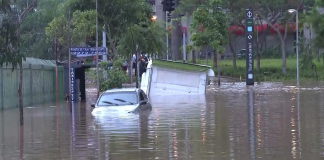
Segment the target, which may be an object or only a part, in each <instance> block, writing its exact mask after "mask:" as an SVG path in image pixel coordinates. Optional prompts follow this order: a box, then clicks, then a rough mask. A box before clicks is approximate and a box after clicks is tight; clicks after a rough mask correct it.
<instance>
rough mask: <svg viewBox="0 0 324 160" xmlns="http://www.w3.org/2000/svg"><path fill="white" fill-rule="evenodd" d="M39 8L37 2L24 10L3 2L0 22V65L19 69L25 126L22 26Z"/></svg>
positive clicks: (35, 0)
mask: <svg viewBox="0 0 324 160" xmlns="http://www.w3.org/2000/svg"><path fill="white" fill-rule="evenodd" d="M36 6H37V0H33V1H31V3H27V7H24V8H23V9H20V8H18V7H19V6H18V5H17V4H12V3H11V1H9V0H2V1H1V6H0V8H1V10H0V15H1V16H2V21H1V22H0V25H1V26H0V32H1V33H0V46H1V48H0V65H1V66H2V65H3V64H6V65H8V64H11V65H12V70H14V69H15V68H18V67H19V86H18V101H19V113H20V125H23V124H24V118H23V98H22V89H23V88H22V87H23V86H22V84H23V66H22V63H23V60H25V56H24V54H23V53H22V52H21V51H20V46H21V45H20V44H21V41H20V35H21V25H22V24H23V22H24V20H25V18H26V17H27V16H28V15H30V14H31V13H32V12H33V10H34V8H35V7H36Z"/></svg>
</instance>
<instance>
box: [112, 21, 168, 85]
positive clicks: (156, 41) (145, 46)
mask: <svg viewBox="0 0 324 160" xmlns="http://www.w3.org/2000/svg"><path fill="white" fill-rule="evenodd" d="M165 34H166V31H165V29H164V27H163V26H162V25H161V24H160V23H159V22H147V23H140V24H135V25H134V26H130V27H128V28H127V30H126V31H125V32H124V33H123V34H122V38H121V39H120V41H119V44H118V47H117V49H118V53H119V54H120V55H121V56H123V57H124V58H128V57H131V56H132V53H135V54H136V53H138V52H139V51H143V52H145V53H148V55H149V56H153V55H157V56H162V52H164V51H165V50H166V47H165V46H166V45H165ZM136 58H137V60H136V61H138V58H139V57H138V56H136ZM137 76H139V75H137ZM137 82H138V81H136V84H137V86H138V83H137Z"/></svg>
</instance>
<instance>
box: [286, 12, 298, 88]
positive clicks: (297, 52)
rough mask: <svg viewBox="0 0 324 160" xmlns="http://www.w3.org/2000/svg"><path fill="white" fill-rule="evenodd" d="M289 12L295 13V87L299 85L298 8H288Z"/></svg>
mask: <svg viewBox="0 0 324 160" xmlns="http://www.w3.org/2000/svg"><path fill="white" fill-rule="evenodd" d="M288 12H289V13H296V54H297V87H299V60H298V10H296V9H288Z"/></svg>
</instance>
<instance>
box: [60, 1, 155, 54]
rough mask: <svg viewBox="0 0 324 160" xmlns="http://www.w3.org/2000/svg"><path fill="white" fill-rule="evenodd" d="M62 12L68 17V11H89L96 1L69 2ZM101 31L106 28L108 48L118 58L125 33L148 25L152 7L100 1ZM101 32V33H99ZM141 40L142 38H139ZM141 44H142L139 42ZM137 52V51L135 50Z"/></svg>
mask: <svg viewBox="0 0 324 160" xmlns="http://www.w3.org/2000/svg"><path fill="white" fill-rule="evenodd" d="M61 8H62V12H64V14H65V15H68V13H67V11H68V10H69V9H71V10H72V11H75V10H81V11H87V10H91V9H94V8H95V1H94V0H93V1H85V0H68V1H67V2H66V3H64V4H62V7H61ZM98 15H99V27H98V28H99V29H101V28H102V26H104V29H105V30H106V32H107V43H108V45H107V46H108V47H109V48H110V49H111V50H112V51H113V53H114V55H115V57H117V54H118V52H117V46H118V45H119V41H120V40H121V38H122V35H123V34H124V33H125V32H128V33H129V28H132V29H131V30H136V29H134V28H133V27H134V25H139V24H141V23H147V22H148V21H150V18H151V17H152V7H151V6H150V5H149V4H148V3H147V2H146V1H143V0H110V1H109V2H108V1H106V0H98ZM99 32H100V31H99ZM139 39H140V38H139ZM139 43H140V42H139ZM134 50H135V49H134Z"/></svg>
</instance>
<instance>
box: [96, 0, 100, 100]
mask: <svg viewBox="0 0 324 160" xmlns="http://www.w3.org/2000/svg"><path fill="white" fill-rule="evenodd" d="M96 13H97V16H96V50H97V58H96V71H97V99H98V98H99V93H100V84H99V64H98V62H99V61H98V59H99V52H98V0H96Z"/></svg>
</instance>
